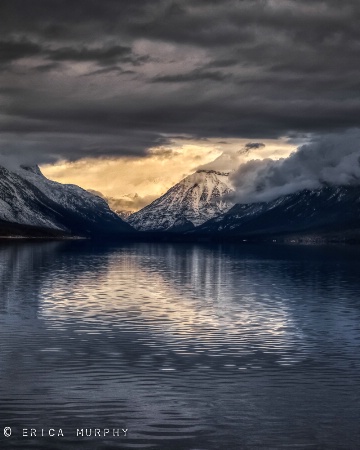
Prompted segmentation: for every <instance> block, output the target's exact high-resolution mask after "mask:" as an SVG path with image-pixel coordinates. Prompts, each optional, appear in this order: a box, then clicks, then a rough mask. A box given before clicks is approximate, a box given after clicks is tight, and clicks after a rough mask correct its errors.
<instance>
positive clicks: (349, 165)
mask: <svg viewBox="0 0 360 450" xmlns="http://www.w3.org/2000/svg"><path fill="white" fill-rule="evenodd" d="M230 179H231V181H232V183H233V185H234V187H235V194H234V196H233V197H232V200H234V201H235V202H237V203H250V202H259V201H270V200H273V199H275V198H277V197H280V196H282V195H287V194H292V193H294V192H297V191H300V190H303V189H317V188H320V187H323V186H327V185H331V186H334V185H359V184H360V130H352V131H348V132H347V133H341V134H332V135H327V136H319V137H314V138H313V139H312V140H311V142H309V143H308V144H306V145H303V146H301V147H299V148H298V150H297V151H295V152H293V153H292V154H291V155H290V156H289V157H287V158H282V159H279V160H277V161H274V160H272V159H269V158H267V159H263V160H258V159H257V160H251V161H248V162H246V163H245V164H242V165H240V167H239V168H238V169H237V170H236V171H235V172H234V173H233V174H231V177H230Z"/></svg>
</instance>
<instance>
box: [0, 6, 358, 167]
mask: <svg viewBox="0 0 360 450" xmlns="http://www.w3.org/2000/svg"><path fill="white" fill-rule="evenodd" d="M0 17H1V18H2V26H1V29H0V48H1V51H0V86H1V89H0V111H1V112H0V129H1V136H0V152H1V153H7V154H8V155H16V157H17V158H19V159H21V160H23V159H25V160H27V162H31V161H29V160H33V161H34V162H40V163H41V162H51V161H56V160H58V159H64V158H65V159H69V160H76V159H79V158H83V157H84V156H86V157H99V156H111V157H114V156H124V155H125V156H142V155H145V154H146V153H147V151H148V149H149V148H152V147H154V146H159V145H164V144H166V143H168V142H169V139H171V138H172V137H173V136H179V135H180V136H186V137H190V138H192V139H207V138H220V139H227V138H239V137H241V138H245V139H248V140H249V142H254V143H258V142H261V140H262V139H267V138H277V137H280V136H285V135H286V136H289V135H293V136H296V135H299V134H300V135H301V134H302V133H319V132H321V133H328V132H330V131H332V130H341V129H343V130H344V129H347V128H351V127H354V126H358V125H359V117H360V58H359V50H360V28H359V26H358V23H359V20H360V3H359V2H358V1H357V0H349V1H346V2H339V1H335V0H311V1H310V0H304V1H301V2H299V1H295V0H223V1H221V2H220V1H213V0H206V1H204V0H171V1H169V0H159V1H156V2H154V1H151V0H136V1H134V0H131V1H130V0H122V1H121V2H120V1H118V0H101V1H100V0H94V1H89V0H77V1H75V2H74V1H69V0H53V1H51V2H50V1H48V0H32V1H31V2H29V1H28V0H2V1H1V5H0Z"/></svg>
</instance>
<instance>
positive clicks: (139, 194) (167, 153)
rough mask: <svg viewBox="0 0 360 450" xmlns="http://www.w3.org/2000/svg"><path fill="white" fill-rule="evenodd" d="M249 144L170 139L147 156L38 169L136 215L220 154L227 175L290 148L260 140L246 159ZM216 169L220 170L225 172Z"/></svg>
mask: <svg viewBox="0 0 360 450" xmlns="http://www.w3.org/2000/svg"><path fill="white" fill-rule="evenodd" d="M248 143H249V140H244V139H227V140H224V141H219V140H214V139H213V140H210V139H209V140H204V141H189V140H187V141H186V143H184V141H183V140H174V141H172V143H171V145H169V146H162V147H156V148H152V149H150V150H149V152H148V154H147V156H145V157H136V158H129V157H127V158H101V159H99V158H84V159H81V160H78V161H75V162H67V161H62V162H58V163H57V164H54V165H45V166H42V167H41V170H42V171H43V173H44V175H45V176H46V177H48V178H50V179H52V180H55V181H58V182H60V183H70V184H76V185H78V186H81V187H82V188H84V189H90V190H94V191H97V192H100V193H102V194H103V195H104V196H106V197H111V198H113V199H120V201H123V203H124V202H125V203H126V205H127V207H125V208H124V209H132V210H138V209H141V208H142V207H144V206H146V205H147V204H149V203H151V202H152V201H153V200H155V199H156V198H158V197H160V196H161V195H162V194H164V193H165V192H166V191H167V190H168V189H170V188H171V187H172V186H173V185H174V184H176V183H178V182H179V181H180V180H181V179H183V178H184V177H186V176H187V175H190V174H191V173H193V172H194V171H195V170H196V169H197V168H198V167H202V166H206V165H208V164H209V163H211V162H213V161H214V160H216V159H217V158H219V157H220V156H221V155H225V156H222V159H223V160H224V159H225V160H226V161H229V164H228V165H229V166H230V167H228V168H227V170H231V169H235V168H236V167H237V166H238V165H239V164H241V162H244V161H246V160H248V159H253V158H261V159H262V158H268V157H272V158H274V159H278V158H280V157H283V156H287V155H288V154H289V153H290V152H291V151H292V150H293V149H294V146H293V145H291V144H289V143H288V142H287V141H286V140H285V139H284V140H264V141H262V143H263V144H264V145H263V146H260V148H258V149H253V150H251V151H249V152H246V153H245V154H244V152H243V149H244V148H245V146H246V144H248ZM215 165H216V164H215ZM211 168H215V169H216V167H211ZM218 170H223V167H219V169H218ZM125 203H124V204H125Z"/></svg>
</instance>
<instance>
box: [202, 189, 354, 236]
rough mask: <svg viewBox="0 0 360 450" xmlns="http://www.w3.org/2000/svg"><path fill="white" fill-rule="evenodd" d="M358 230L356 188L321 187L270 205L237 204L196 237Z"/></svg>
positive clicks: (301, 192) (267, 203) (284, 197)
mask: <svg viewBox="0 0 360 450" xmlns="http://www.w3.org/2000/svg"><path fill="white" fill-rule="evenodd" d="M350 231H352V232H356V233H358V232H359V231H360V186H325V187H323V188H321V189H316V190H303V191H300V192H296V193H294V194H290V195H285V196H282V197H279V198H277V199H276V200H273V201H270V202H261V203H249V204H237V205H234V206H233V207H232V208H231V209H230V210H229V211H227V212H226V213H225V214H223V215H221V216H219V217H216V218H214V219H211V220H209V221H207V222H206V223H204V224H203V225H202V226H200V227H198V228H197V229H196V233H199V234H218V235H228V236H231V235H233V236H235V235H237V236H239V235H242V236H244V237H251V236H261V235H262V236H264V235H287V234H297V235H299V234H309V233H317V234H318V235H325V234H329V233H333V234H334V233H335V234H336V235H337V236H338V237H340V235H341V233H348V232H350Z"/></svg>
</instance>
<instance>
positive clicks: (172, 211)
mask: <svg viewBox="0 0 360 450" xmlns="http://www.w3.org/2000/svg"><path fill="white" fill-rule="evenodd" d="M231 192H232V188H231V185H230V182H229V172H220V171H215V170H199V171H197V172H195V173H193V174H191V175H189V176H187V177H185V178H184V179H183V180H181V181H180V182H179V183H177V184H175V185H174V186H173V187H172V188H170V189H169V190H168V191H167V192H166V193H165V194H164V195H162V196H161V197H159V198H158V199H156V200H155V201H153V202H152V203H151V204H150V205H148V206H145V208H143V209H141V210H140V211H137V212H136V213H134V214H131V216H130V217H129V218H128V219H127V221H128V223H130V224H131V225H132V226H133V227H134V228H135V229H137V230H139V231H186V230H188V229H191V228H194V227H196V226H198V225H200V224H202V223H204V222H205V221H206V220H208V219H210V218H212V217H215V216H217V215H219V214H221V213H222V212H224V211H227V210H228V209H229V208H230V207H231V206H232V204H231V203H230V202H229V201H228V200H223V197H224V196H226V195H227V194H230V193H231Z"/></svg>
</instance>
